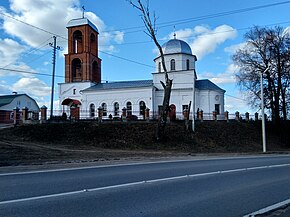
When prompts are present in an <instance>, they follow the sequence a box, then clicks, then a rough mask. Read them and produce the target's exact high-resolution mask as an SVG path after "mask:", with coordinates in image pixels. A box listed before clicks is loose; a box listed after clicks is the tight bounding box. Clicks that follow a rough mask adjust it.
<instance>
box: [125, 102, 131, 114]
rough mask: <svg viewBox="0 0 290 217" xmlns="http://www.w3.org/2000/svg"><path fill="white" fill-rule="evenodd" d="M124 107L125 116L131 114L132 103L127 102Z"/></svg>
mask: <svg viewBox="0 0 290 217" xmlns="http://www.w3.org/2000/svg"><path fill="white" fill-rule="evenodd" d="M126 108H127V116H130V115H132V103H131V102H127V104H126Z"/></svg>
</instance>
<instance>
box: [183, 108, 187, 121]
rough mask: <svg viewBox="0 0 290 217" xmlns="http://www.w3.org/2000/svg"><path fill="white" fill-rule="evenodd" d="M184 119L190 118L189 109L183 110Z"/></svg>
mask: <svg viewBox="0 0 290 217" xmlns="http://www.w3.org/2000/svg"><path fill="white" fill-rule="evenodd" d="M183 119H184V120H187V119H188V109H184V110H183Z"/></svg>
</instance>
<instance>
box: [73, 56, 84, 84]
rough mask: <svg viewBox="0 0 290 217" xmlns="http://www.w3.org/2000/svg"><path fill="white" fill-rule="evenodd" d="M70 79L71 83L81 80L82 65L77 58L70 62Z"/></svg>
mask: <svg viewBox="0 0 290 217" xmlns="http://www.w3.org/2000/svg"><path fill="white" fill-rule="evenodd" d="M72 79H73V81H81V80H82V63H81V60H80V59H78V58H76V59H74V60H73V61H72Z"/></svg>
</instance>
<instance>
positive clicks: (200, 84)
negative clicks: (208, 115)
mask: <svg viewBox="0 0 290 217" xmlns="http://www.w3.org/2000/svg"><path fill="white" fill-rule="evenodd" d="M195 88H196V89H199V90H218V91H223V92H226V91H225V90H224V89H222V88H220V87H219V86H217V85H216V84H214V83H212V82H211V81H210V80H208V79H203V80H196V82H195Z"/></svg>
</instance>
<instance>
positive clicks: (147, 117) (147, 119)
mask: <svg viewBox="0 0 290 217" xmlns="http://www.w3.org/2000/svg"><path fill="white" fill-rule="evenodd" d="M149 114H150V109H149V108H146V109H145V120H146V121H149Z"/></svg>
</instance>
